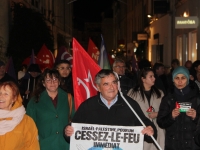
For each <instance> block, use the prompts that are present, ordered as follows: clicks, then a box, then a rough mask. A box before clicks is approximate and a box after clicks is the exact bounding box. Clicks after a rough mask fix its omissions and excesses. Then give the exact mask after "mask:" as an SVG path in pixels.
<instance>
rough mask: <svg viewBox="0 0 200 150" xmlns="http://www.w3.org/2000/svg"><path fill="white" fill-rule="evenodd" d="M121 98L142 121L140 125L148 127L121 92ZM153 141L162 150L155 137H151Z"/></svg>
mask: <svg viewBox="0 0 200 150" xmlns="http://www.w3.org/2000/svg"><path fill="white" fill-rule="evenodd" d="M119 93H120V95H121V97H122V98H123V100H124V101H125V102H126V104H127V105H128V106H129V108H130V109H131V110H132V112H133V113H134V114H135V116H136V117H137V119H138V120H139V121H140V123H141V124H142V125H143V127H146V125H145V124H144V123H143V121H142V120H141V119H140V117H139V116H138V115H137V113H136V112H135V110H134V109H133V108H132V107H131V105H130V104H129V103H128V101H127V100H126V98H125V97H124V96H123V94H122V92H121V91H120V92H119ZM151 138H152V140H153V141H154V143H155V144H156V146H157V147H158V149H159V150H162V148H161V147H160V145H159V144H158V142H157V141H156V140H155V138H154V137H153V135H151Z"/></svg>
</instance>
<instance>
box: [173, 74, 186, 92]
mask: <svg viewBox="0 0 200 150" xmlns="http://www.w3.org/2000/svg"><path fill="white" fill-rule="evenodd" d="M174 85H175V86H176V88H177V89H183V88H184V87H185V86H186V85H187V78H186V76H185V75H183V74H177V75H176V77H175V78H174Z"/></svg>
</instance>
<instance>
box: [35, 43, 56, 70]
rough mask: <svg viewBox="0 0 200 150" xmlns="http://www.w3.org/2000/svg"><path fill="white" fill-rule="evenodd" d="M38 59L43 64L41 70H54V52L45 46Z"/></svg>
mask: <svg viewBox="0 0 200 150" xmlns="http://www.w3.org/2000/svg"><path fill="white" fill-rule="evenodd" d="M37 58H38V59H39V61H41V63H42V64H41V65H40V67H41V70H44V69H45V68H53V65H54V62H55V58H54V55H53V54H52V52H51V51H50V50H48V48H47V47H46V46H45V44H43V46H42V48H41V49H40V51H39V53H38V54H37Z"/></svg>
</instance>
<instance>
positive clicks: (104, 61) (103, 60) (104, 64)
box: [98, 35, 111, 69]
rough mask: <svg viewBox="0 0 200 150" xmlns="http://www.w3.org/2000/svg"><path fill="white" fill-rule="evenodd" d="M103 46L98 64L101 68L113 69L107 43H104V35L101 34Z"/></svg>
mask: <svg viewBox="0 0 200 150" xmlns="http://www.w3.org/2000/svg"><path fill="white" fill-rule="evenodd" d="M101 40H102V41H101V48H100V55H99V60H98V64H99V66H100V67H101V69H111V67H110V63H109V60H108V55H107V52H106V47H105V43H104V39H103V36H102V35H101Z"/></svg>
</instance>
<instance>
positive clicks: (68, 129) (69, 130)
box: [65, 126, 74, 136]
mask: <svg viewBox="0 0 200 150" xmlns="http://www.w3.org/2000/svg"><path fill="white" fill-rule="evenodd" d="M73 133H74V128H73V127H72V126H67V127H66V128H65V135H66V136H71V135H72V134H73Z"/></svg>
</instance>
